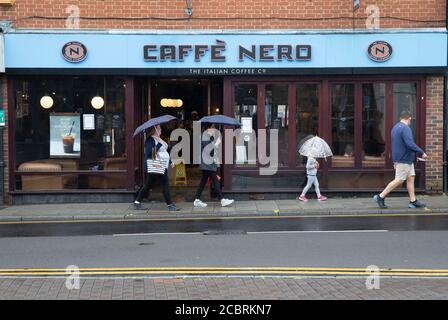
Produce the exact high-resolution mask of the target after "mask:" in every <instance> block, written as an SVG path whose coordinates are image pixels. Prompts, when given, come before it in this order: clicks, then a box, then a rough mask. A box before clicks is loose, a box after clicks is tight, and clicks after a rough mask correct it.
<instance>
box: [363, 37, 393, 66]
mask: <svg viewBox="0 0 448 320" xmlns="http://www.w3.org/2000/svg"><path fill="white" fill-rule="evenodd" d="M367 52H368V54H369V58H370V59H371V60H373V61H376V62H384V61H387V60H389V59H390V57H391V56H392V46H391V45H390V44H389V43H387V42H386V41H375V42H373V43H372V44H370V46H369V49H368V50H367Z"/></svg>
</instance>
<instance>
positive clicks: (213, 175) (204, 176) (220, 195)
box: [196, 170, 223, 200]
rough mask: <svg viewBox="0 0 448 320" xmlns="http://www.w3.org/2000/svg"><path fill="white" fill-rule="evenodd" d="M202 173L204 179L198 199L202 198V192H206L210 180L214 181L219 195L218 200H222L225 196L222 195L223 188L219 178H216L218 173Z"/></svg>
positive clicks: (197, 194) (203, 171)
mask: <svg viewBox="0 0 448 320" xmlns="http://www.w3.org/2000/svg"><path fill="white" fill-rule="evenodd" d="M201 171H202V177H201V182H200V183H199V188H198V191H197V192H196V199H200V198H201V194H202V191H204V188H205V185H206V184H207V181H208V179H209V178H210V179H211V180H212V183H213V187H214V188H215V191H216V194H217V195H218V199H219V200H222V198H223V196H222V193H221V187H220V186H219V181H218V177H217V176H216V172H215V171H207V170H201Z"/></svg>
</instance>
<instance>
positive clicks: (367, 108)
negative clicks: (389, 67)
mask: <svg viewBox="0 0 448 320" xmlns="http://www.w3.org/2000/svg"><path fill="white" fill-rule="evenodd" d="M362 97H363V106H362V146H363V158H362V165H363V167H384V166H385V163H386V160H385V159H386V158H385V143H386V84H385V83H375V84H373V83H368V84H363V85H362Z"/></svg>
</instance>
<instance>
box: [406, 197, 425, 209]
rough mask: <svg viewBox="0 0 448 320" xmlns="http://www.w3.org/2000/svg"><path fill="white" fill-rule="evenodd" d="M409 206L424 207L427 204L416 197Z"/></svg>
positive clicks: (412, 207)
mask: <svg viewBox="0 0 448 320" xmlns="http://www.w3.org/2000/svg"><path fill="white" fill-rule="evenodd" d="M408 207H409V208H411V209H415V208H424V207H426V204H424V203H423V202H420V201H418V200H417V199H416V200H415V201H410V202H409V205H408Z"/></svg>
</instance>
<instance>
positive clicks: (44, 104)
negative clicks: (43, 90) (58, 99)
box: [40, 96, 54, 109]
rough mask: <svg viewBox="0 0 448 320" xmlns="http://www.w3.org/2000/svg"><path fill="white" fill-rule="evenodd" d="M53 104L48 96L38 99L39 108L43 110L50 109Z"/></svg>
mask: <svg viewBox="0 0 448 320" xmlns="http://www.w3.org/2000/svg"><path fill="white" fill-rule="evenodd" d="M53 104H54V101H53V98H52V97H50V96H43V97H42V98H40V106H41V107H42V108H44V109H50V108H51V107H52V106H53Z"/></svg>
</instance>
